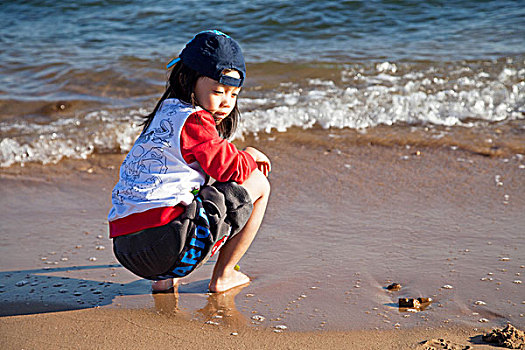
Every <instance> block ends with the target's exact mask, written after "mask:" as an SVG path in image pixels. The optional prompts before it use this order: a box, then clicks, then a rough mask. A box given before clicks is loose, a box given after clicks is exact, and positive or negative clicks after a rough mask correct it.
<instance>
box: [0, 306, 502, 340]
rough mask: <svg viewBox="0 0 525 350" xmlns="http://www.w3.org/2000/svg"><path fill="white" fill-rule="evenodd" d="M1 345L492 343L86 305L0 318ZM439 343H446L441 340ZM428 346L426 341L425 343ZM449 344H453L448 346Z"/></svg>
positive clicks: (448, 332)
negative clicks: (235, 322) (207, 320)
mask: <svg viewBox="0 0 525 350" xmlns="http://www.w3.org/2000/svg"><path fill="white" fill-rule="evenodd" d="M0 322H1V323H0V324H1V333H2V334H1V335H2V336H1V337H0V347H2V349H20V348H22V349H28V348H29V349H61V348H66V349H69V348H74V349H137V348H139V349H158V348H164V347H177V348H179V347H184V348H186V349H202V348H203V347H204V348H209V349H493V348H494V347H492V346H490V345H487V344H483V342H482V341H481V339H480V338H481V333H480V331H479V330H478V331H474V330H472V329H467V328H459V327H455V328H453V329H439V330H436V329H411V330H390V331H346V332H334V331H324V332H320V331H318V332H286V331H284V332H282V333H275V332H273V331H272V330H268V329H259V328H255V327H246V326H244V327H242V326H241V327H228V326H221V325H219V326H217V325H213V324H203V323H202V322H198V321H189V320H186V319H184V317H182V316H181V317H177V316H176V315H172V316H167V315H162V314H158V313H155V312H153V311H151V310H129V309H128V310H126V309H122V310H105V309H89V310H82V311H65V312H60V313H46V314H36V315H31V316H11V317H6V318H2V319H0ZM442 344H446V345H445V346H443V345H442ZM430 346H432V347H430ZM453 346H455V347H453Z"/></svg>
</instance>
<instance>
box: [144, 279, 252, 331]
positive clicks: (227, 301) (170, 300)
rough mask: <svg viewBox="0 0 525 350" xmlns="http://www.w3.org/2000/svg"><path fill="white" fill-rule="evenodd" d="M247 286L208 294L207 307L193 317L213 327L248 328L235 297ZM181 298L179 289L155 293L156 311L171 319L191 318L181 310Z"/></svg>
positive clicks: (197, 311)
mask: <svg viewBox="0 0 525 350" xmlns="http://www.w3.org/2000/svg"><path fill="white" fill-rule="evenodd" d="M246 286H247V285H242V286H239V287H235V288H232V289H230V290H227V291H226V292H222V293H208V298H207V303H206V305H205V306H204V307H203V308H202V309H198V310H196V311H195V314H194V315H193V316H194V317H195V318H197V319H199V320H202V321H203V322H205V323H207V324H211V325H219V324H220V325H225V326H228V327H235V328H240V327H246V326H247V324H248V320H247V318H246V317H245V316H244V315H243V314H242V313H241V312H239V310H237V307H236V306H235V297H236V296H237V294H239V293H240V291H241V290H243V289H244V287H246ZM179 297H180V295H179V291H178V288H175V289H174V290H173V291H172V292H170V293H155V294H153V300H154V301H155V309H156V310H157V312H158V313H159V314H163V315H166V316H169V317H182V318H186V319H187V318H190V317H189V316H191V315H189V314H188V313H186V312H184V311H183V310H181V309H180V308H179Z"/></svg>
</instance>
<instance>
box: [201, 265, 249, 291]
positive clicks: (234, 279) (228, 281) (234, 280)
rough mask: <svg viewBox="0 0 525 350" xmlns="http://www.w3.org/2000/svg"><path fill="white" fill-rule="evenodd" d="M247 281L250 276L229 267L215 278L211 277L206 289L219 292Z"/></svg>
mask: <svg viewBox="0 0 525 350" xmlns="http://www.w3.org/2000/svg"><path fill="white" fill-rule="evenodd" d="M247 283H250V277H248V276H246V275H245V274H244V273H242V272H240V271H236V270H234V269H231V270H228V272H227V273H225V274H224V275H222V276H220V277H218V278H217V279H216V280H214V279H212V280H211V281H210V284H209V285H208V289H209V291H210V292H212V293H220V292H225V291H227V290H229V289H232V288H235V287H238V286H242V285H243V284H247Z"/></svg>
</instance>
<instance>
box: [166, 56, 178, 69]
mask: <svg viewBox="0 0 525 350" xmlns="http://www.w3.org/2000/svg"><path fill="white" fill-rule="evenodd" d="M179 61H180V57H177V58H174V59H172V60H171V61H170V62H169V63H168V64H167V65H166V69H170V68H171V67H173V66H174V65H175V64H176V63H177V62H179Z"/></svg>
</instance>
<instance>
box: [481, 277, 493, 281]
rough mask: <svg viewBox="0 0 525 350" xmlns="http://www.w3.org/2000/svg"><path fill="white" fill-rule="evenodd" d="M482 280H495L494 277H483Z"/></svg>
mask: <svg viewBox="0 0 525 350" xmlns="http://www.w3.org/2000/svg"><path fill="white" fill-rule="evenodd" d="M481 280H482V281H492V280H493V278H492V277H482V278H481Z"/></svg>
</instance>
